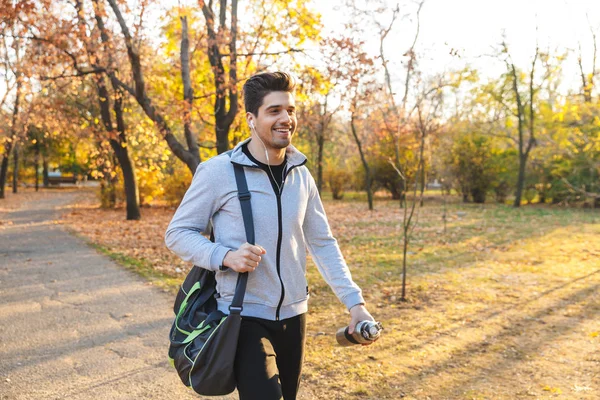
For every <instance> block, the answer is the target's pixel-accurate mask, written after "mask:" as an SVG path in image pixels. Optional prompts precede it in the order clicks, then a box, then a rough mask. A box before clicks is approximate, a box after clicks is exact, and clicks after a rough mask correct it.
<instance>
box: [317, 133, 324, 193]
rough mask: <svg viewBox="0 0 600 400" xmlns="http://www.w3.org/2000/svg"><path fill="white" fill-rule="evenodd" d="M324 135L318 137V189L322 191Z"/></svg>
mask: <svg viewBox="0 0 600 400" xmlns="http://www.w3.org/2000/svg"><path fill="white" fill-rule="evenodd" d="M324 142H325V141H324V139H323V136H320V137H318V138H317V189H318V190H319V193H321V189H322V188H323V146H324Z"/></svg>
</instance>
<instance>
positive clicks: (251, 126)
mask: <svg viewBox="0 0 600 400" xmlns="http://www.w3.org/2000/svg"><path fill="white" fill-rule="evenodd" d="M249 125H250V128H252V129H253V130H254V133H256V137H257V138H258V140H260V143H261V144H262V145H263V147H264V149H265V157H266V158H267V167H268V168H269V172H270V173H271V177H273V182H275V185H277V188H278V189H279V193H280V194H281V189H282V187H281V186H279V184H278V183H277V181H276V180H275V176H274V175H273V170H272V169H271V161H270V160H269V152H268V151H267V146H265V142H263V141H262V139H261V138H260V135H259V134H258V132H256V127H255V126H254V121H252V120H250V122H249Z"/></svg>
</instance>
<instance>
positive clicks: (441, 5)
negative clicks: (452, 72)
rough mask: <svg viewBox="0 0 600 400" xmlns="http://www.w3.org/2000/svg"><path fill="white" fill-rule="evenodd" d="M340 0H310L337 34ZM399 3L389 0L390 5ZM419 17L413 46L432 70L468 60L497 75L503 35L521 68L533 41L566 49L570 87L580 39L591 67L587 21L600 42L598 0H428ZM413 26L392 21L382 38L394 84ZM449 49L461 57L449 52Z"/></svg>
mask: <svg viewBox="0 0 600 400" xmlns="http://www.w3.org/2000/svg"><path fill="white" fill-rule="evenodd" d="M343 3H344V0H329V1H320V2H319V1H315V2H314V4H315V7H316V9H318V10H319V11H320V12H321V14H322V16H323V23H324V26H325V27H326V29H327V30H331V31H333V32H335V33H337V34H339V33H340V32H343V30H344V28H343V21H342V19H341V18H339V16H340V14H342V13H343V12H344V9H345V7H343V6H342V5H341V4H343ZM397 3H398V1H393V0H389V1H388V4H389V5H390V6H394V5H395V4H397ZM415 4H416V3H415V2H414V1H413V2H407V1H404V2H400V5H401V7H400V10H401V14H406V13H412V14H413V15H415V14H416V13H415V11H416V6H415ZM586 14H587V17H586ZM386 17H387V18H386ZM588 19H589V23H588ZM389 21H391V12H390V13H387V15H386V16H385V17H384V18H382V19H381V22H385V24H389ZM420 21H421V24H420V32H419V40H418V42H417V51H418V53H419V55H420V66H421V67H422V69H423V70H424V71H425V72H426V73H430V74H434V73H436V72H442V71H445V70H449V69H452V68H459V67H460V66H464V65H465V64H466V63H468V64H470V65H472V66H474V67H476V68H477V69H478V70H479V71H480V72H481V74H482V75H483V76H488V77H493V76H498V74H500V73H502V71H503V69H504V68H505V67H504V65H503V64H502V62H500V61H499V60H498V58H497V57H493V56H492V55H493V54H494V53H495V51H494V48H493V46H494V45H495V47H496V48H498V44H499V43H500V42H501V40H502V37H503V34H504V35H505V36H506V40H507V43H508V45H509V48H510V52H511V56H512V58H513V60H514V62H515V64H516V66H517V67H520V68H523V69H526V68H529V66H530V65H531V61H532V59H533V56H534V54H535V46H536V42H537V43H538V44H539V46H540V49H541V50H547V49H548V48H549V49H550V50H551V52H552V53H557V51H556V50H557V49H558V52H563V51H566V50H567V49H570V50H571V53H570V54H571V58H570V59H569V60H568V61H567V62H566V63H565V65H564V70H565V85H566V86H570V87H572V86H573V85H578V84H579V82H580V81H579V79H580V78H579V76H578V73H579V71H578V67H577V63H576V55H577V53H578V46H579V44H581V46H582V54H583V65H584V69H585V70H586V71H588V72H589V71H591V69H592V54H593V46H592V35H591V33H590V26H591V27H592V28H593V29H594V30H595V31H596V32H597V36H598V38H597V40H598V41H599V43H598V45H599V46H600V2H599V1H597V0H596V1H592V0H545V1H539V0H501V1H498V0H426V1H425V4H424V6H423V9H422V10H421V18H420ZM415 29H416V23H415V20H414V17H413V19H412V21H411V20H410V19H408V18H407V19H403V20H401V21H396V23H395V25H394V28H393V30H392V31H391V33H390V35H389V37H388V38H386V42H385V44H386V45H385V53H386V57H387V58H390V59H391V69H392V70H395V71H396V74H395V78H394V79H395V81H396V84H400V83H401V80H402V77H401V76H402V74H401V73H399V72H400V71H402V68H401V66H400V63H401V61H402V59H403V57H402V54H403V52H404V51H405V50H406V49H408V48H409V46H410V44H411V42H412V40H413V39H414V32H415ZM365 39H366V41H367V47H368V49H369V52H370V53H371V54H373V55H377V54H378V53H379V37H378V35H377V31H376V30H373V35H365ZM451 51H453V52H454V53H456V52H457V53H458V55H459V56H458V57H457V56H451V55H450V53H451ZM599 51H600V50H599ZM598 64H600V54H599V55H598ZM393 75H394V74H393Z"/></svg>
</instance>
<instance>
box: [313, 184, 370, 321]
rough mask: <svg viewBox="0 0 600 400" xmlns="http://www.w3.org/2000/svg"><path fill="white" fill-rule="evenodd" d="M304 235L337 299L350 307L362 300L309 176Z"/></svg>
mask: <svg viewBox="0 0 600 400" xmlns="http://www.w3.org/2000/svg"><path fill="white" fill-rule="evenodd" d="M303 230H304V237H305V238H306V242H307V244H308V250H309V251H310V254H311V255H312V257H313V259H314V261H315V264H317V268H318V269H319V272H320V273H321V275H322V276H323V278H324V279H325V281H326V282H327V284H328V285H329V286H330V287H331V288H332V289H333V292H334V293H335V295H336V296H337V297H338V299H339V300H340V301H341V302H342V303H344V305H345V306H346V308H348V309H350V308H352V307H353V306H355V305H357V304H364V303H365V300H364V298H363V296H362V292H361V290H360V288H359V287H358V285H357V284H356V283H354V281H353V280H352V275H351V274H350V270H349V269H348V266H347V265H346V261H344V257H343V256H342V252H341V251H340V248H339V246H338V243H337V240H336V239H335V238H334V237H333V235H332V233H331V229H330V228H329V222H328V221H327V216H326V215H325V209H324V208H323V203H322V202H321V198H320V197H319V192H318V190H317V186H316V184H315V181H314V179H313V178H312V176H310V183H309V198H308V205H307V209H306V214H305V217H304V223H303Z"/></svg>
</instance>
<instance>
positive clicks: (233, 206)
mask: <svg viewBox="0 0 600 400" xmlns="http://www.w3.org/2000/svg"><path fill="white" fill-rule="evenodd" d="M294 85H295V84H294V82H293V80H292V78H291V77H290V76H289V75H288V74H286V73H283V72H274V73H262V74H258V75H254V76H253V77H251V78H250V79H248V81H247V82H246V83H245V84H244V103H245V107H246V120H247V122H248V125H249V126H250V129H251V132H252V136H251V138H250V139H248V140H246V141H244V142H242V143H240V144H238V145H237V146H236V147H235V148H234V149H233V152H232V153H231V155H230V156H228V155H226V154H221V155H219V156H217V157H214V158H212V159H210V160H208V161H206V162H204V163H202V164H200V165H199V166H198V169H197V170H196V173H195V174H194V178H193V180H192V184H191V186H190V188H189V189H188V191H187V193H186V194H185V196H184V198H183V201H182V202H181V205H180V206H179V208H178V209H177V212H176V213H175V215H174V217H173V220H172V221H171V223H170V224H169V227H168V229H167V232H166V235H165V242H166V244H167V247H168V248H169V249H171V250H172V251H173V252H174V253H176V254H177V255H179V256H180V257H181V258H182V259H184V260H185V261H189V262H192V263H194V264H195V265H198V266H200V267H203V268H207V269H210V270H213V271H217V274H216V279H217V292H218V293H219V294H218V299H217V302H218V307H219V309H220V310H221V311H223V312H224V313H228V307H229V305H230V304H231V301H232V299H233V294H234V292H235V285H236V281H237V275H238V274H237V273H238V272H249V275H248V286H247V290H246V296H245V298H244V304H243V306H244V310H243V312H242V326H241V330H240V336H239V341H238V349H237V353H236V362H235V373H236V379H237V385H238V392H239V395H240V399H241V400H248V399H260V400H271V399H280V398H281V397H282V396H283V398H284V399H285V400H291V399H295V398H296V394H297V391H298V387H299V384H300V373H301V368H302V360H303V354H304V344H305V331H306V318H305V313H306V312H307V302H308V286H307V284H306V277H305V272H306V251H305V249H306V247H308V249H309V250H310V253H311V254H312V256H313V259H314V261H315V263H316V264H317V266H318V268H319V271H320V272H321V274H322V275H323V277H324V278H325V280H326V282H327V283H328V284H329V285H330V286H331V287H332V289H333V290H334V292H335V294H336V295H337V297H338V298H339V299H340V301H341V302H342V303H344V305H345V306H346V307H347V308H348V309H349V310H350V316H351V321H350V332H352V331H353V330H354V327H355V325H356V323H357V322H359V321H361V320H373V317H372V316H371V315H370V314H369V312H368V311H367V309H366V308H365V306H364V299H363V297H362V294H361V290H360V289H359V287H358V286H357V285H356V284H355V283H354V282H353V281H352V277H351V275H350V272H349V271H348V267H347V266H346V263H345V261H344V259H343V257H342V255H341V252H340V249H339V247H338V244H337V241H336V240H335V239H334V238H333V236H332V234H331V231H330V229H329V224H328V222H327V217H326V216H325V211H324V210H323V205H322V203H321V199H320V198H319V193H318V191H317V188H316V185H315V181H314V179H313V177H312V176H311V175H310V172H309V171H308V169H307V168H306V167H305V166H304V164H305V163H306V157H305V156H304V155H303V154H302V153H300V152H299V151H298V150H297V149H296V148H295V147H294V146H292V145H291V141H292V136H293V135H294V133H295V131H296V127H297V120H296V108H295V103H294V96H293V90H294ZM232 163H237V164H240V165H243V166H244V172H245V175H246V179H247V181H248V188H249V190H250V193H251V196H252V198H251V202H252V213H253V217H254V229H255V236H256V245H250V244H248V243H246V236H245V231H244V227H243V222H242V221H243V219H242V212H241V207H240V204H239V201H238V198H237V187H236V181H235V176H234V172H233V167H232ZM210 223H212V226H213V228H214V236H215V241H214V243H213V242H211V241H209V240H208V239H206V238H205V237H203V236H202V235H201V234H200V233H201V232H205V231H206V229H207V227H208V226H209V225H210Z"/></svg>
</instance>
